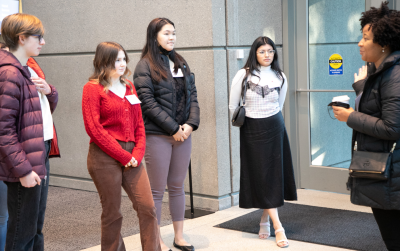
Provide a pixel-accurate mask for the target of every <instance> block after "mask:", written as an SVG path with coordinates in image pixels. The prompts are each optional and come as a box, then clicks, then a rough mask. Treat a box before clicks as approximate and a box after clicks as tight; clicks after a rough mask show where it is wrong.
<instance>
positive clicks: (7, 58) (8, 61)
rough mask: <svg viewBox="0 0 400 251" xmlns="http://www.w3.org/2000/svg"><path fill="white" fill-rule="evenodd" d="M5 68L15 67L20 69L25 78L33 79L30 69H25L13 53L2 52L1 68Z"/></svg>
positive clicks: (0, 57)
mask: <svg viewBox="0 0 400 251" xmlns="http://www.w3.org/2000/svg"><path fill="white" fill-rule="evenodd" d="M4 66H13V67H15V68H16V69H18V70H19V71H20V72H21V74H22V75H24V77H26V78H28V79H29V78H30V77H31V76H30V73H28V69H25V68H24V67H23V66H22V65H21V63H20V62H19V61H18V59H17V58H16V57H15V56H14V55H13V54H12V53H10V52H8V51H5V50H0V68H1V67H4Z"/></svg>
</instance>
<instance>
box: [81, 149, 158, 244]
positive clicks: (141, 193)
mask: <svg viewBox="0 0 400 251" xmlns="http://www.w3.org/2000/svg"><path fill="white" fill-rule="evenodd" d="M119 143H120V145H121V146H122V148H123V149H125V150H127V151H128V152H132V149H133V148H134V146H135V144H134V143H133V142H127V143H125V142H119ZM87 166H88V171H89V174H90V176H91V177H92V179H93V181H94V184H95V185H96V188H97V191H98V192H99V196H100V201H101V206H102V208H103V213H102V214H101V250H102V251H124V250H125V245H124V242H123V240H122V236H121V225H122V214H121V210H120V207H121V186H122V187H123V188H124V190H125V191H126V193H127V194H128V196H129V199H130V200H131V201H132V204H133V209H135V211H136V212H137V215H138V217H139V226H140V238H141V242H142V249H143V251H160V250H161V247H160V241H159V230H158V224H157V216H156V209H155V207H154V202H153V196H152V194H151V188H150V183H149V178H148V177H147V173H146V170H145V169H144V167H143V165H140V166H139V167H128V168H126V167H123V166H122V165H121V163H119V162H118V161H116V160H115V159H113V158H111V157H110V156H109V155H107V154H106V153H105V152H103V151H102V150H101V149H100V148H99V147H98V146H97V145H96V144H95V143H91V144H90V147H89V153H88V160H87Z"/></svg>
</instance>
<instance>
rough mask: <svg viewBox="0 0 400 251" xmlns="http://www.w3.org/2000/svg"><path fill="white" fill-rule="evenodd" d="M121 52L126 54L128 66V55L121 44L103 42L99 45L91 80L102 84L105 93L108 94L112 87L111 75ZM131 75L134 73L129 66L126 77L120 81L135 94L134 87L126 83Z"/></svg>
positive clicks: (123, 76)
mask: <svg viewBox="0 0 400 251" xmlns="http://www.w3.org/2000/svg"><path fill="white" fill-rule="evenodd" d="M119 51H123V52H124V54H125V58H126V64H128V63H129V58H128V54H127V53H126V51H125V49H124V48H123V47H122V46H121V45H120V44H119V43H115V42H102V43H100V44H98V45H97V48H96V53H95V55H94V60H93V66H94V72H93V74H92V76H90V78H89V80H90V81H96V82H98V83H100V84H101V85H102V86H104V91H106V92H107V91H108V88H109V87H110V86H111V83H110V77H111V76H110V74H111V72H112V71H113V70H115V61H116V60H117V57H118V52H119ZM131 73H132V72H131V71H130V70H129V68H128V66H126V69H125V72H124V75H122V76H121V77H120V81H121V83H123V84H125V85H129V87H130V89H131V92H132V93H133V87H132V85H131V84H130V83H129V82H128V81H126V78H127V76H129V75H131Z"/></svg>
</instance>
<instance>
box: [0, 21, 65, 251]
mask: <svg viewBox="0 0 400 251" xmlns="http://www.w3.org/2000/svg"><path fill="white" fill-rule="evenodd" d="M43 34H44V28H43V25H42V23H41V21H40V20H39V19H38V18H37V17H35V16H32V15H28V14H20V13H18V14H13V15H10V16H7V17H5V18H4V19H3V22H2V23H1V36H2V38H3V40H4V42H5V44H6V45H7V47H8V48H9V50H10V52H7V51H4V50H2V51H0V103H1V104H2V105H1V108H0V121H1V127H0V130H1V132H0V154H1V156H2V158H1V160H0V180H3V181H4V183H5V184H6V185H7V206H8V213H9V219H8V230H7V238H6V247H5V250H6V251H8V250H35V251H36V250H44V237H43V232H42V230H43V224H44V215H45V211H46V202H47V193H48V185H49V182H48V175H49V169H50V166H49V155H50V149H51V148H52V147H53V148H54V147H56V148H57V146H56V145H54V142H56V139H55V138H54V133H55V131H54V129H53V118H52V112H53V111H54V110H55V108H56V106H57V101H58V93H57V90H56V89H55V87H54V86H52V85H49V84H47V82H46V80H45V79H44V74H43V71H42V70H41V69H40V67H39V66H38V65H37V63H36V61H35V60H34V59H32V58H31V57H33V56H37V55H39V53H40V50H41V49H42V46H43V45H44V44H45V41H44V38H43Z"/></svg>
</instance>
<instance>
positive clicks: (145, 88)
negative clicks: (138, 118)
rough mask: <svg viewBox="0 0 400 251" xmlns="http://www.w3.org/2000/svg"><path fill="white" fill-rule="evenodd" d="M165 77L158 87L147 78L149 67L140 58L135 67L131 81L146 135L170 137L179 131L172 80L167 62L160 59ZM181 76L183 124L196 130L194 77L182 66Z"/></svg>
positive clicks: (197, 125)
mask: <svg viewBox="0 0 400 251" xmlns="http://www.w3.org/2000/svg"><path fill="white" fill-rule="evenodd" d="M161 58H162V60H163V62H164V65H165V67H166V69H168V70H167V73H168V79H163V80H161V81H160V82H159V83H157V82H155V81H153V80H152V78H151V75H150V63H149V61H148V59H147V58H143V59H141V60H140V61H139V63H138V64H137V65H136V69H135V73H134V74H133V81H134V85H135V88H136V91H137V93H138V96H139V99H140V101H141V102H142V104H141V106H142V113H143V120H144V126H145V129H146V134H159V135H168V136H171V135H174V134H175V133H176V132H177V131H178V130H179V124H178V123H177V122H176V120H175V116H176V106H177V104H176V90H175V84H174V79H173V77H172V74H171V72H170V70H169V69H170V68H169V59H168V57H167V56H165V55H161ZM180 68H181V70H182V73H183V74H184V76H185V82H186V86H185V91H186V92H185V94H186V111H185V113H186V124H189V125H191V126H192V127H193V131H195V130H197V128H198V127H199V124H200V108H199V104H198V102H197V90H196V85H195V79H194V74H191V73H190V69H189V67H188V66H187V64H186V63H184V64H182V65H181V66H180Z"/></svg>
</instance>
